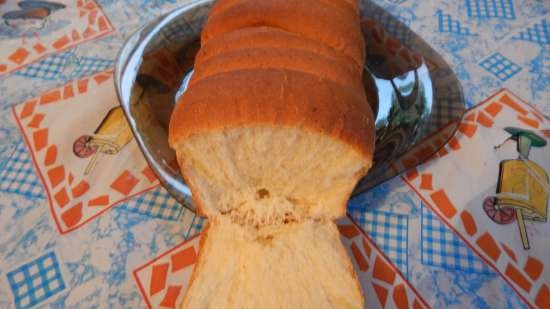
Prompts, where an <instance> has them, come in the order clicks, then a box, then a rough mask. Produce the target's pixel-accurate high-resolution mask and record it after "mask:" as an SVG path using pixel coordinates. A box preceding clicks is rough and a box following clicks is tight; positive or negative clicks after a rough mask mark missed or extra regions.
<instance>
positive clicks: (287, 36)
mask: <svg viewBox="0 0 550 309" xmlns="http://www.w3.org/2000/svg"><path fill="white" fill-rule="evenodd" d="M250 48H275V49H284V48H288V49H299V50H304V51H308V52H311V53H315V54H319V55H320V56H322V57H326V58H330V59H332V60H334V61H337V62H342V64H343V65H344V66H346V67H353V68H355V70H356V72H357V74H358V75H359V76H361V74H362V72H363V68H362V67H359V66H358V64H357V63H356V62H355V61H353V59H351V58H350V57H347V56H345V55H344V54H342V53H341V52H339V51H336V50H334V49H333V48H331V47H329V46H327V45H325V44H323V43H321V42H319V41H318V40H315V39H307V38H304V37H302V36H299V35H296V34H294V33H292V32H288V31H284V30H281V29H278V28H273V27H267V26H261V27H251V28H242V29H237V30H235V31H231V32H228V33H224V34H222V35H219V36H217V37H216V39H214V40H210V41H208V43H207V44H204V45H202V46H201V49H200V50H199V52H198V53H197V56H196V58H195V67H200V66H201V65H202V63H203V62H205V61H207V60H208V59H210V58H211V57H215V56H218V55H220V54H224V53H231V52H234V51H237V50H241V49H250Z"/></svg>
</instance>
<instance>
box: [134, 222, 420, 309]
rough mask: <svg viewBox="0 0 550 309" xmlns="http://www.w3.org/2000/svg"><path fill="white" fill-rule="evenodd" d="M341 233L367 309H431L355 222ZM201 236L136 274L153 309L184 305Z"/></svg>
mask: <svg viewBox="0 0 550 309" xmlns="http://www.w3.org/2000/svg"><path fill="white" fill-rule="evenodd" d="M200 227H202V222H201V223H200ZM338 229H339V231H340V234H341V239H342V242H343V244H344V247H345V248H346V250H347V251H348V254H349V256H350V258H351V260H352V264H353V266H354V268H355V272H356V273H357V275H358V277H359V280H360V283H361V286H362V289H363V294H364V295H365V303H366V304H367V306H366V307H367V308H414V309H421V308H429V306H428V305H427V304H426V303H425V302H424V300H423V299H422V298H421V297H420V295H418V293H417V292H416V290H414V289H413V288H412V287H411V285H410V283H409V282H408V281H407V280H406V279H405V278H404V277H403V276H402V275H401V273H400V272H399V270H398V269H397V268H396V267H395V266H394V265H393V264H391V262H390V261H389V260H388V259H387V258H386V257H385V256H384V255H383V253H382V252H381V251H380V249H379V248H378V247H377V246H376V245H375V244H374V242H373V241H372V240H371V239H370V238H368V237H367V236H366V234H364V232H362V231H361V229H360V228H359V227H358V226H357V225H356V224H355V222H353V221H352V220H351V219H349V218H343V219H341V220H339V222H338ZM201 235H202V234H198V235H196V236H195V237H192V238H191V239H189V240H186V241H184V242H183V243H181V244H179V245H177V246H175V247H174V248H172V249H170V250H168V251H166V252H165V253H162V254H160V255H159V256H158V257H156V258H154V259H153V260H151V261H150V262H148V263H146V264H144V265H143V266H140V267H138V268H136V269H135V270H134V272H133V273H134V279H135V281H136V284H137V286H138V288H139V290H140V293H141V295H142V296H143V299H144V302H145V303H146V305H147V307H148V308H149V309H152V308H155V309H156V308H177V306H178V305H179V304H180V303H181V302H182V301H183V296H184V295H185V291H186V290H187V286H188V284H189V279H190V278H191V274H192V272H193V268H194V265H195V263H196V261H197V257H198V251H199V244H200V238H201V237H202V236H201Z"/></svg>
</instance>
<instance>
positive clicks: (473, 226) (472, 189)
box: [404, 90, 550, 308]
mask: <svg viewBox="0 0 550 309" xmlns="http://www.w3.org/2000/svg"><path fill="white" fill-rule="evenodd" d="M549 138H550V120H548V118H546V117H545V116H544V115H542V114H541V113H540V112H539V111H537V110H536V109H535V108H533V107H532V106H530V105H529V104H527V103H525V102H523V101H522V100H521V99H520V98H518V97H517V96H515V95H514V94H512V93H511V92H510V91H508V90H501V91H499V92H498V93H496V94H495V95H494V96H492V97H490V98H489V99H488V100H487V101H485V102H483V103H481V104H479V105H478V106H476V107H475V108H474V109H472V110H470V111H468V112H467V113H466V115H465V116H464V119H463V121H462V123H461V124H460V127H459V132H458V133H457V135H456V136H455V137H453V138H452V139H451V141H450V142H449V144H448V145H446V146H445V147H444V148H442V149H441V150H440V151H439V153H438V155H437V156H435V157H434V158H437V159H436V160H431V161H429V162H427V163H425V164H423V165H421V166H419V167H417V168H415V169H413V170H411V171H409V172H408V173H407V174H406V176H405V177H404V179H405V181H406V182H407V183H408V184H409V186H410V187H411V188H412V189H413V190H414V191H415V192H416V193H417V194H418V195H419V197H420V198H421V199H422V200H423V201H424V202H425V204H426V205H428V206H429V207H430V208H431V209H432V210H433V211H434V213H436V214H437V215H439V217H441V219H442V220H443V221H444V222H445V223H446V224H447V225H448V226H449V228H451V229H452V230H453V231H454V232H455V233H456V234H457V236H459V237H460V238H462V239H463V240H464V241H465V242H466V244H468V245H469V246H470V247H471V248H472V249H473V250H474V251H475V252H476V253H477V254H478V255H479V256H480V257H481V258H482V259H483V260H484V261H485V262H486V263H487V264H488V265H489V266H491V267H492V268H493V269H495V271H496V272H497V273H499V274H500V276H501V278H502V279H503V280H504V281H505V282H507V283H508V284H509V285H510V286H511V287H512V289H513V290H514V291H515V292H516V293H517V294H518V296H519V297H520V298H521V299H522V300H523V301H524V302H525V303H526V304H527V305H528V306H530V307H532V308H550V269H549V267H550V265H549V264H548V261H549V257H550V246H548V243H547V242H548V239H549V238H550V224H549V223H548V222H547V221H548V220H547V211H548V191H549V185H548V176H547V175H548V174H547V173H548V171H549V170H550V147H549V146H547V144H548V139H549ZM474 179H475V181H473V180H474ZM513 222H515V223H516V224H511V223H513Z"/></svg>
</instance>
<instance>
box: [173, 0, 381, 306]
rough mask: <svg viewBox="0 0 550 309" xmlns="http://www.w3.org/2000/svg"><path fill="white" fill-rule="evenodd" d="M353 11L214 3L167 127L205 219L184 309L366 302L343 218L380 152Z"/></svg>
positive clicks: (324, 2)
mask: <svg viewBox="0 0 550 309" xmlns="http://www.w3.org/2000/svg"><path fill="white" fill-rule="evenodd" d="M348 4H350V5H348ZM350 7H351V9H350ZM356 8H357V4H356V2H355V1H353V0H300V1H298V0H262V1H252V0H221V1H220V2H218V3H217V4H216V5H215V7H214V9H213V11H214V12H213V13H212V14H211V15H210V17H209V19H208V21H207V23H206V25H205V28H204V31H203V34H202V37H201V41H202V47H201V50H200V51H199V53H198V56H197V58H196V60H195V72H194V75H193V78H192V80H191V82H190V83H189V87H188V89H187V91H186V92H185V93H184V94H183V95H182V96H181V97H180V101H179V103H178V104H177V105H176V107H175V109H174V112H173V114H172V117H171V120H170V126H169V143H170V146H171V147H172V148H173V149H175V151H176V153H177V159H178V163H179V165H180V168H181V171H182V174H183V176H184V178H185V180H186V183H187V184H188V185H189V187H190V189H191V191H192V193H193V198H194V200H195V205H196V206H197V210H198V212H199V213H200V214H203V215H206V216H207V217H208V227H207V229H206V232H205V234H204V235H203V238H202V239H201V245H200V253H199V258H198V262H197V265H196V268H195V270H194V272H193V275H192V277H191V281H190V286H189V288H188V290H187V292H186V294H185V296H184V299H183V302H182V304H181V308H190V309H207V308H216V309H217V308H222V309H223V308H245V309H247V308H251V309H252V308H254V309H256V308H259V309H263V308H266V309H272V308H273V309H275V308H284V309H287V308H315V309H316V308H354V309H355V308H356V309H359V308H363V305H364V300H363V296H362V294H361V289H360V286H359V284H358V282H357V278H356V276H355V274H354V271H353V268H352V264H351V262H350V260H349V257H348V256H347V255H346V252H345V250H344V248H343V246H342V244H341V242H340V239H339V233H338V230H337V229H336V226H335V224H334V222H333V220H334V219H336V218H339V217H341V216H343V215H345V212H346V201H347V199H348V198H349V196H350V194H351V192H352V190H353V188H354V186H355V184H356V183H357V182H358V180H359V179H360V178H361V177H363V176H364V175H365V174H366V172H367V171H368V169H369V168H370V166H371V164H372V154H373V148H374V120H373V114H372V111H371V109H370V107H369V104H368V103H367V100H366V95H365V90H364V88H363V87H362V86H361V81H362V79H361V78H362V75H361V72H362V67H363V64H364V53H365V47H364V43H363V41H362V38H361V34H360V30H359V21H358V20H359V19H358V14H357V10H356Z"/></svg>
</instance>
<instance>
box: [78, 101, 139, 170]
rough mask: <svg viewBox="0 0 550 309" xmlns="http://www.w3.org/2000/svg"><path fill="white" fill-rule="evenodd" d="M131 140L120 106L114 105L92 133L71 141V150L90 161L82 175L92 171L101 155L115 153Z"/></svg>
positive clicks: (130, 132) (128, 127)
mask: <svg viewBox="0 0 550 309" xmlns="http://www.w3.org/2000/svg"><path fill="white" fill-rule="evenodd" d="M131 140H132V131H131V130H130V126H129V125H128V122H127V121H126V118H125V117H124V112H123V111H122V108H121V107H120V106H117V107H114V108H112V109H111V110H109V112H108V113H107V115H106V116H105V118H103V120H102V121H101V124H100V125H99V126H98V127H97V129H96V130H95V132H94V133H93V134H92V135H82V136H80V137H79V138H78V139H77V140H76V141H75V142H74V143H73V152H74V154H75V155H76V156H77V157H79V158H88V157H90V156H91V157H92V158H91V159H90V162H89V163H88V165H87V166H86V169H85V170H84V175H88V174H89V173H91V172H92V170H93V169H94V167H95V166H96V165H97V162H98V160H99V158H100V157H101V155H103V154H107V155H115V154H117V153H119V152H120V150H122V148H123V147H124V146H126V145H127V144H128V143H129V142H130V141H131Z"/></svg>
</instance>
